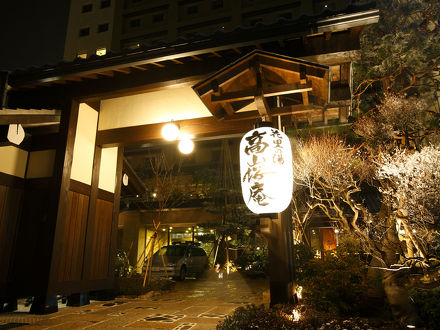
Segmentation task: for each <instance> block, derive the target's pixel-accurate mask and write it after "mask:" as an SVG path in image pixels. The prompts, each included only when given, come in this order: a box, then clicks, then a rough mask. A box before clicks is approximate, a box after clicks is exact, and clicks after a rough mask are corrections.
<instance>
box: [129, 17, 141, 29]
mask: <svg viewBox="0 0 440 330" xmlns="http://www.w3.org/2000/svg"><path fill="white" fill-rule="evenodd" d="M139 26H141V20H140V19H139V18H136V19H132V20H131V21H130V27H132V28H136V27H139Z"/></svg>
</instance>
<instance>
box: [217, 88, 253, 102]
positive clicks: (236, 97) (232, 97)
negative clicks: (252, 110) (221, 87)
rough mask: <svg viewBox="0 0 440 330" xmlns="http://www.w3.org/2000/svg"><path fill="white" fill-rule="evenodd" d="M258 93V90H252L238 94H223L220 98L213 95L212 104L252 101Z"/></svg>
mask: <svg viewBox="0 0 440 330" xmlns="http://www.w3.org/2000/svg"><path fill="white" fill-rule="evenodd" d="M256 92H257V89H256V88H250V89H245V90H242V91H238V92H229V93H222V94H220V95H219V96H217V95H215V94H212V95H211V102H212V103H217V102H220V103H223V102H235V101H243V100H250V99H253V98H254V97H255V94H256Z"/></svg>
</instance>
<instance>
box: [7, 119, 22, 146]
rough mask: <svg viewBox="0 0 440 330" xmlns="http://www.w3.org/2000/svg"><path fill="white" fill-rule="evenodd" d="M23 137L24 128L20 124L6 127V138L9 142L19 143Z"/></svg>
mask: <svg viewBox="0 0 440 330" xmlns="http://www.w3.org/2000/svg"><path fill="white" fill-rule="evenodd" d="M24 137H25V133H24V129H23V127H22V126H21V125H20V124H11V125H9V129H8V140H9V142H11V143H14V144H16V145H19V144H20V143H22V142H23V140H24Z"/></svg>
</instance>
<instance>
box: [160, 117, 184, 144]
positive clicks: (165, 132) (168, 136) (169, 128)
mask: <svg viewBox="0 0 440 330" xmlns="http://www.w3.org/2000/svg"><path fill="white" fill-rule="evenodd" d="M179 131H180V128H179V125H177V124H175V123H173V122H171V123H168V124H166V125H164V126H163V127H162V137H163V138H164V139H165V140H167V141H175V140H177V138H178V137H179V133H180V132H179Z"/></svg>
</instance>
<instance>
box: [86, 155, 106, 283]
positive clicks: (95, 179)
mask: <svg viewBox="0 0 440 330" xmlns="http://www.w3.org/2000/svg"><path fill="white" fill-rule="evenodd" d="M101 155H102V148H101V147H98V146H95V153H94V156H93V168H92V182H91V185H90V198H89V209H88V214H87V230H86V233H85V235H86V237H85V250H84V252H85V253H84V266H83V277H84V278H85V279H87V280H88V279H90V278H91V268H92V267H91V263H92V259H93V258H92V253H93V237H94V234H95V233H94V229H95V221H96V218H95V216H96V203H97V199H98V190H99V188H98V184H99V172H100V167H101Z"/></svg>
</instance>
